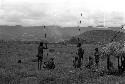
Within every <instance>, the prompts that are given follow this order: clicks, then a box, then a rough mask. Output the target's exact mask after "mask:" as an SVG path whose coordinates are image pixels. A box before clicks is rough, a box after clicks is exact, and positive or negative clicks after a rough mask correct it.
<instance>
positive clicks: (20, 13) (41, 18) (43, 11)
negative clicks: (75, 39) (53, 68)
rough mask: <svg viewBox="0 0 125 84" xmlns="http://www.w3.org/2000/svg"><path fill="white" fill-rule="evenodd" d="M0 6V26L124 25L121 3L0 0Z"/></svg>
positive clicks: (117, 0) (124, 8) (120, 0)
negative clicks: (81, 15)
mask: <svg viewBox="0 0 125 84" xmlns="http://www.w3.org/2000/svg"><path fill="white" fill-rule="evenodd" d="M0 5H1V6H0V24H9V25H15V24H19V25H61V26H77V25H78V24H79V20H80V19H82V22H83V23H82V24H81V26H88V25H92V26H95V25H99V24H104V21H105V25H106V26H120V25H121V24H124V23H125V20H124V19H125V1H124V0H1V2H0ZM81 13H83V17H80V14H81ZM104 17H105V19H104Z"/></svg>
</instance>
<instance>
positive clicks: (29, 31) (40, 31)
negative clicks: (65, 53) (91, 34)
mask: <svg viewBox="0 0 125 84" xmlns="http://www.w3.org/2000/svg"><path fill="white" fill-rule="evenodd" d="M80 29H81V31H80V32H79V31H78V27H60V26H46V30H44V28H43V26H27V27H24V26H20V25H17V26H6V25H3V26H0V40H16V41H39V40H47V41H49V42H59V41H64V40H69V39H71V38H72V37H73V36H77V35H79V34H80V33H84V32H86V31H91V30H105V28H96V27H90V26H89V27H80ZM109 29H111V28H108V29H107V30H109ZM112 29H113V28H112ZM116 29H119V28H116ZM45 32H46V33H47V38H45V36H44V35H45Z"/></svg>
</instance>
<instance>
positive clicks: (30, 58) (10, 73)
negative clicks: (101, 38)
mask: <svg viewBox="0 0 125 84" xmlns="http://www.w3.org/2000/svg"><path fill="white" fill-rule="evenodd" d="M48 47H49V49H48V50H45V53H44V61H46V60H48V59H49V58H50V57H55V64H56V68H55V69H54V70H46V69H43V68H42V70H38V69H37V62H36V59H37V58H36V55H37V48H38V44H33V43H31V44H24V43H18V42H8V43H0V84H125V81H124V79H125V77H124V76H112V75H104V76H99V73H97V72H94V71H93V70H94V68H93V69H92V70H90V69H87V68H85V67H84V66H85V65H86V64H87V63H88V57H89V56H92V57H93V53H94V48H95V47H96V45H92V44H84V45H83V46H82V47H83V49H84V50H85V54H84V60H83V65H82V70H80V69H74V68H73V66H72V60H73V59H74V56H76V54H75V53H76V50H77V48H76V46H75V45H74V46H71V45H67V46H65V45H59V44H50V45H48ZM47 53H48V56H47ZM19 59H21V60H22V63H21V64H18V63H17V61H18V60H19ZM113 61H117V60H115V59H113ZM99 67H100V70H101V69H105V67H106V61H105V60H104V59H101V62H100V66H99Z"/></svg>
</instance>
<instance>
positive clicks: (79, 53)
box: [37, 42, 99, 69]
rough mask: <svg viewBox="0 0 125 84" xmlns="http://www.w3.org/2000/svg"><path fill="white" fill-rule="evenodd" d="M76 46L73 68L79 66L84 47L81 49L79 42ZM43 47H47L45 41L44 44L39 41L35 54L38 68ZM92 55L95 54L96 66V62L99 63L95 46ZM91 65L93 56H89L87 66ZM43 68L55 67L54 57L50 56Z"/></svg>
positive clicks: (41, 60) (41, 59) (40, 64)
mask: <svg viewBox="0 0 125 84" xmlns="http://www.w3.org/2000/svg"><path fill="white" fill-rule="evenodd" d="M77 47H78V50H77V53H76V54H77V56H76V57H75V59H74V60H73V66H74V68H81V65H82V61H83V55H84V49H82V45H81V43H78V45H77ZM44 49H48V48H47V44H46V43H45V46H44V43H43V42H40V45H39V47H38V54H37V57H38V69H41V66H42V62H43V51H44ZM94 56H95V63H96V66H98V64H99V51H98V48H95V53H94ZM91 65H93V58H92V57H89V64H88V65H87V66H88V67H90V66H91ZM43 68H46V69H54V68H55V64H54V58H50V60H48V61H47V62H44V66H43Z"/></svg>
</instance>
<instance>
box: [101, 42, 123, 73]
mask: <svg viewBox="0 0 125 84" xmlns="http://www.w3.org/2000/svg"><path fill="white" fill-rule="evenodd" d="M122 47H123V46H122V45H121V44H120V43H119V42H112V43H109V44H107V45H106V46H105V47H102V48H101V49H100V53H101V57H102V58H107V70H108V71H110V70H111V68H113V63H112V62H111V60H110V57H111V56H113V57H116V56H117V55H118V54H117V53H118V51H119V50H120V49H121V48H122ZM118 64H119V62H118Z"/></svg>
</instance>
